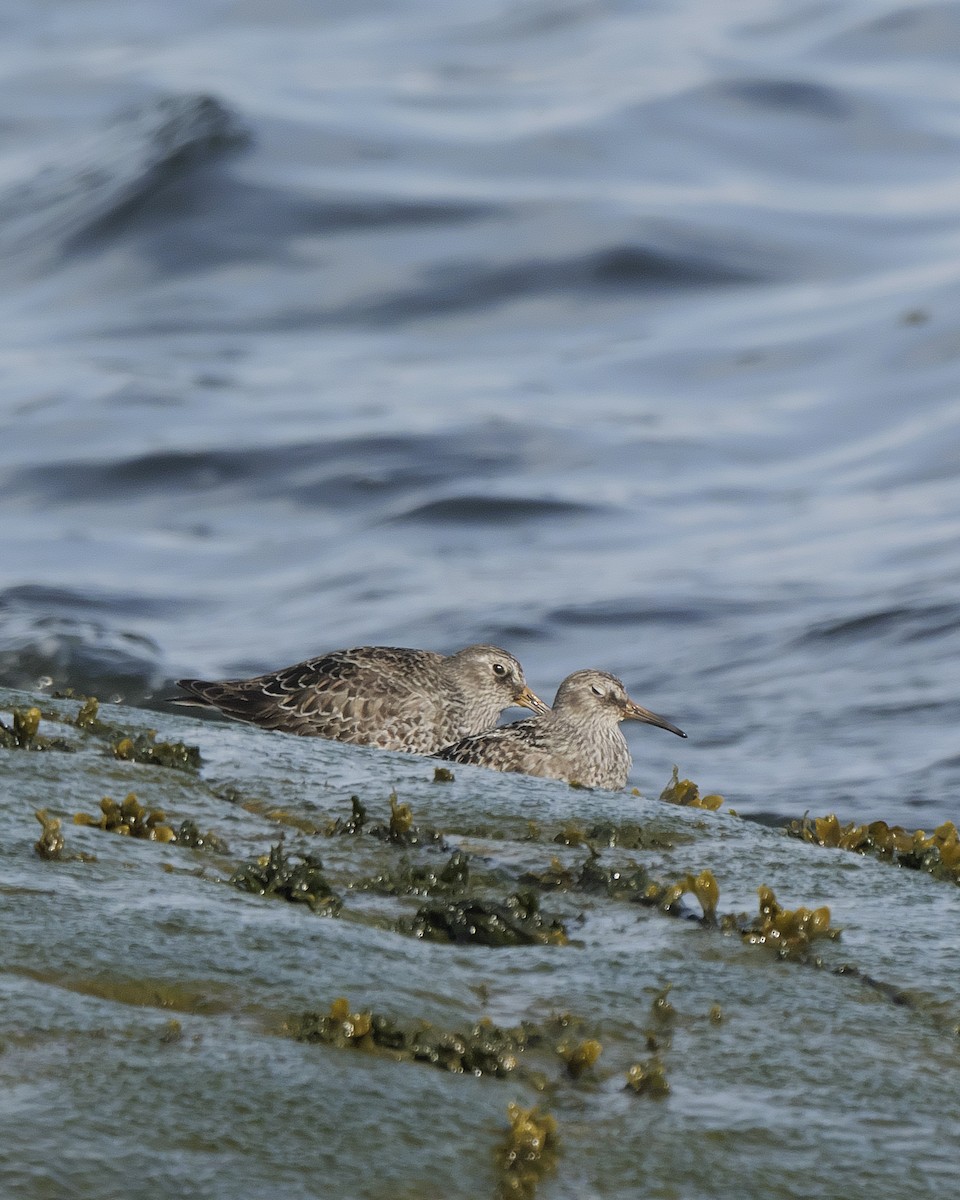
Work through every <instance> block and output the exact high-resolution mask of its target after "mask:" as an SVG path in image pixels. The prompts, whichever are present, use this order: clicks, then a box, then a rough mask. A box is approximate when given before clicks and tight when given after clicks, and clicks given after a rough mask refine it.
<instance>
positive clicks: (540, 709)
mask: <svg viewBox="0 0 960 1200" xmlns="http://www.w3.org/2000/svg"><path fill="white" fill-rule="evenodd" d="M513 702H514V704H516V705H517V707H518V708H529V709H530V711H531V712H534V713H536V714H537V716H538V717H542V716H543V715H544V714H545V713H548V712H549V711H550V705H549V704H544V702H543V701H542V700H541V699H540V697H539V696H538V695H537V694H536V692H532V691H531V690H530V688H528V687H526V686H524V687H522V688H521V689H520V691H519V692H518V693H517V694H516V696H514V698H513Z"/></svg>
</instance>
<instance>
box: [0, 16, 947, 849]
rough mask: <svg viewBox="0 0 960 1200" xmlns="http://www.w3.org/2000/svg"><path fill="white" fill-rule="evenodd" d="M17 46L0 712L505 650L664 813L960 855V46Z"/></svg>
mask: <svg viewBox="0 0 960 1200" xmlns="http://www.w3.org/2000/svg"><path fill="white" fill-rule="evenodd" d="M0 33H2V39H0V45H2V47H3V49H2V52H0V62H2V72H0V111H2V113H3V120H2V126H0V139H2V140H0V146H2V150H0V255H2V262H0V269H2V277H3V279H4V281H5V282H4V286H3V288H2V290H0V362H2V379H3V387H2V392H0V405H2V408H0V413H2V417H0V422H2V424H0V511H2V522H0V683H3V684H7V685H11V686H31V685H34V684H35V683H36V682H37V680H39V679H40V678H41V677H43V676H50V677H52V679H53V680H54V682H55V685H56V686H58V687H65V686H74V687H76V688H78V689H83V690H92V691H96V692H98V693H99V694H101V695H103V696H107V695H110V694H114V693H115V694H118V695H122V696H123V697H124V698H125V699H127V700H128V701H130V702H133V703H138V702H141V701H142V700H144V699H145V698H146V697H148V696H149V695H151V694H153V693H156V692H159V693H160V694H162V689H163V688H164V686H165V684H166V682H167V681H168V680H169V679H170V678H171V677H174V676H176V675H178V674H183V673H194V674H213V673H221V674H228V673H245V672H252V671H254V670H258V669H263V668H267V667H270V666H277V665H281V664H283V663H286V662H289V661H293V660H295V659H297V658H300V657H304V656H306V655H308V654H311V653H316V652H319V651H321V650H325V649H330V648H333V647H337V646H342V645H347V644H357V643H362V642H371V641H372V642H385V643H395V644H409V645H423V646H430V647H433V648H436V649H451V648H454V647H457V646H459V645H462V644H464V643H466V642H469V641H476V640H494V641H498V642H502V643H503V644H505V645H507V646H508V647H510V648H511V649H512V650H514V651H515V652H516V653H517V654H519V655H520V657H521V658H522V659H523V661H524V663H525V665H526V667H527V671H528V676H529V678H530V679H531V681H532V683H533V684H534V686H536V687H537V689H538V690H541V691H542V692H544V693H545V694H547V695H549V694H551V690H552V688H553V687H554V686H555V685H556V683H557V682H559V680H560V679H561V678H562V677H563V676H564V675H565V674H566V673H567V672H568V671H570V670H573V669H575V668H579V667H584V666H598V667H604V668H608V669H612V670H615V671H617V672H618V673H619V674H621V675H622V676H623V677H624V679H625V681H626V682H627V684H628V687H629V688H630V690H631V691H632V692H633V694H634V695H635V696H636V697H637V699H638V700H639V701H640V702H641V703H643V704H646V705H648V706H650V707H651V708H654V709H655V710H657V711H660V712H663V713H665V714H668V715H669V716H670V717H672V718H673V719H674V720H676V721H677V722H678V723H679V724H681V725H682V726H683V727H684V728H686V729H687V730H688V732H689V734H690V740H689V742H687V743H684V744H683V745H682V746H681V745H680V744H679V743H675V742H674V740H673V739H670V738H667V737H666V735H662V734H660V733H658V732H657V731H655V730H649V729H633V730H628V736H629V738H630V741H631V745H632V747H633V749H634V754H635V758H636V759H637V765H636V767H635V769H634V774H635V779H636V781H637V783H638V784H639V785H640V786H641V787H644V788H645V789H646V790H648V791H654V792H656V791H657V790H658V789H659V787H660V786H661V785H662V783H663V781H664V780H665V778H666V776H667V775H668V773H669V768H670V765H671V763H672V762H673V761H674V758H675V756H676V755H680V758H679V762H680V765H681V768H682V770H683V771H684V772H685V773H687V774H690V775H691V776H693V777H694V778H695V779H697V780H698V781H699V782H700V783H701V784H702V785H703V786H704V787H705V788H707V789H708V790H718V791H721V792H723V793H724V794H726V795H727V796H728V798H729V799H730V801H731V802H732V803H734V804H735V805H736V806H737V807H738V808H739V809H740V810H741V811H743V812H746V813H762V812H768V813H776V814H781V815H796V814H798V813H800V812H802V811H803V810H804V809H806V808H810V809H812V810H813V811H815V812H817V813H820V812H826V811H829V810H832V809H835V810H837V811H838V812H840V813H841V814H842V815H844V816H846V817H858V818H861V819H867V818H874V817H880V816H883V817H887V818H888V819H893V820H897V821H900V822H902V823H905V824H908V825H925V826H927V827H928V828H929V827H930V826H931V825H933V824H935V823H937V822H939V821H940V820H943V819H946V818H956V816H957V804H956V799H955V790H956V785H957V783H958V781H960V745H958V742H957V738H956V734H955V730H956V727H957V718H958V715H960V660H958V651H960V595H958V581H960V537H958V534H960V490H958V472H960V398H958V379H960V303H958V301H960V121H958V119H957V118H958V113H960V6H958V5H956V4H936V5H934V4H930V5H924V4H910V5H895V4H885V3H879V2H873V3H868V2H865V0H864V2H861V3H839V4H833V5H828V6H824V5H821V4H796V3H770V2H767V3H764V2H761V0H744V2H742V3H737V4H732V5H720V6H718V5H713V4H709V3H706V2H705V0H700V2H692V3H679V4H678V3H670V4H654V3H650V4H628V3H620V4H617V3H587V2H585V0H584V2H581V3H557V0H536V2H528V3H509V4H507V3H486V4H483V3H479V4H478V3H477V2H476V0H471V3H469V4H466V3H456V2H451V0H445V2H444V3H442V4H440V3H428V2H426V0H420V2H415V0H414V2H411V3H407V4H402V5H400V4H389V3H385V2H381V3H369V2H368V3H364V2H362V0H360V2H357V0H351V3H350V4H345V3H330V4H325V5H322V6H315V5H311V4H306V3H303V4H300V3H295V2H293V0H291V2H289V3H280V4H276V3H273V4H269V5H267V4H257V3H255V2H251V3H249V4H246V5H239V6H238V5H232V4H231V5H228V4H223V3H215V2H213V0H206V2H204V0H191V3H190V4H184V3H179V4H177V3H172V4H167V5H163V6H160V7H158V6H157V5H155V4H145V3H138V2H134V0H125V2H124V3H122V4H121V3H107V2H103V3H85V4H83V5H76V4H73V3H68V2H64V0H61V2H59V3H56V2H51V3H46V4H44V5H26V4H10V3H7V4H3V5H2V6H0ZM200 97H211V98H212V100H201V99H199V98H200Z"/></svg>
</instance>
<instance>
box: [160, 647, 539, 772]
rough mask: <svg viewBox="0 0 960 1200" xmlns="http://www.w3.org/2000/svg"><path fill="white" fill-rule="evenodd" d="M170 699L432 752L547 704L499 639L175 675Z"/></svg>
mask: <svg viewBox="0 0 960 1200" xmlns="http://www.w3.org/2000/svg"><path fill="white" fill-rule="evenodd" d="M177 684H178V686H179V687H182V688H184V689H185V690H186V691H188V692H190V693H191V694H190V695H189V696H177V697H175V698H174V700H173V703H175V704H183V705H197V706H199V707H202V708H216V709H219V710H220V712H222V713H225V714H226V715H227V716H230V717H235V718H237V719H238V720H240V721H249V722H251V723H252V724H254V725H261V726H263V727H264V728H266V729H280V730H283V731H285V732H286V733H298V734H302V735H303V736H305V737H322V738H332V739H334V740H335V741H339V742H352V743H353V744H354V745H358V746H379V747H381V749H384V750H407V751H410V752H411V753H413V754H434V753H435V752H436V751H437V750H439V749H441V747H443V746H449V745H450V743H451V742H455V741H457V740H458V738H463V737H466V736H468V735H469V734H472V733H479V732H481V731H482V730H484V729H491V728H492V727H493V726H494V725H496V723H497V719H498V718H499V716H500V713H501V712H502V711H503V710H504V709H505V708H512V707H514V706H516V707H518V708H529V709H530V710H531V711H532V712H535V713H546V712H549V711H550V710H549V709H548V707H547V705H546V704H544V702H543V701H542V700H541V699H540V697H539V696H537V695H535V694H534V693H533V692H532V691H531V690H530V688H529V687H527V682H526V680H525V679H524V676H523V668H522V667H521V666H520V664H519V662H517V660H516V659H515V658H514V657H513V655H512V654H508V653H507V652H506V650H500V649H499V648H498V647H497V646H467V647H466V648H465V649H463V650H459V651H457V653H456V654H450V655H443V654H434V653H433V652H432V651H430V650H407V649H404V648H402V647H397V646H359V647H357V648H356V649H353V650H335V651H333V652H332V653H331V654H324V655H322V656H320V657H319V658H310V659H307V660H306V661H305V662H300V663H295V664H294V665H293V666H292V667H284V668H282V669H281V670H279V671H272V672H270V673H269V674H267V675H257V676H256V677H254V678H253V679H220V680H216V681H213V682H208V681H206V680H203V679H178V680H177Z"/></svg>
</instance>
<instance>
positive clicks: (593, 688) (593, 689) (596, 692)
mask: <svg viewBox="0 0 960 1200" xmlns="http://www.w3.org/2000/svg"><path fill="white" fill-rule="evenodd" d="M590 691H591V692H593V694H594V695H595V696H602V695H603V688H602V687H597V685H596V684H593V685H592V686H591V688H590Z"/></svg>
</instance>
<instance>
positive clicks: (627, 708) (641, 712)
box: [623, 700, 687, 738]
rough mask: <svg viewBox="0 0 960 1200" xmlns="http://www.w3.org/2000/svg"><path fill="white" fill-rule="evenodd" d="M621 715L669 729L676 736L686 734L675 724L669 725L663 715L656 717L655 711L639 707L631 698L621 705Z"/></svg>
mask: <svg viewBox="0 0 960 1200" xmlns="http://www.w3.org/2000/svg"><path fill="white" fill-rule="evenodd" d="M623 715H624V716H625V717H627V718H628V719H629V720H631V721H643V722H644V724H646V725H656V726H657V728H658V729H669V731H670V732H671V733H675V734H676V735H677V737H682V738H685V737H686V736H687V735H686V734H685V733H684V732H683V730H682V729H678V728H677V727H676V725H671V724H670V722H669V721H667V720H666V719H665V718H664V717H658V716H657V714H656V713H654V712H651V711H650V710H649V709H648V708H641V707H640V705H639V704H634V702H633V701H632V700H628V701H627V702H626V704H625V705H624V706H623Z"/></svg>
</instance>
